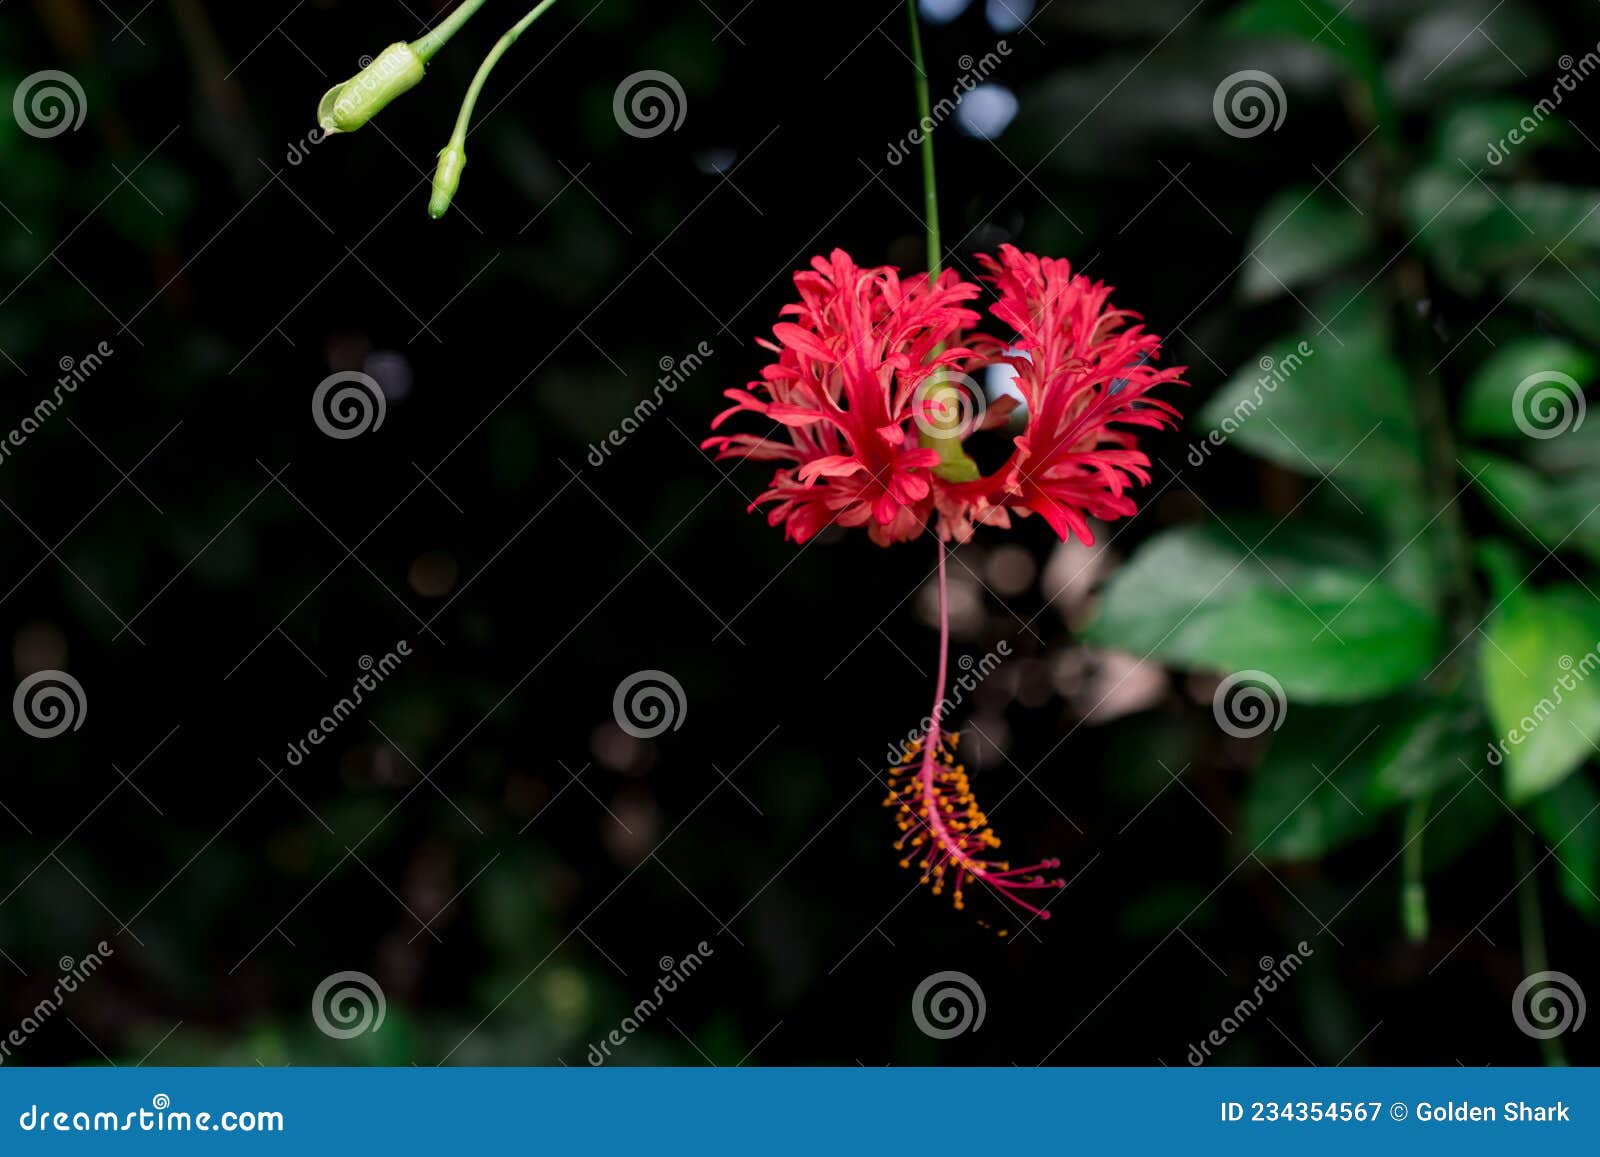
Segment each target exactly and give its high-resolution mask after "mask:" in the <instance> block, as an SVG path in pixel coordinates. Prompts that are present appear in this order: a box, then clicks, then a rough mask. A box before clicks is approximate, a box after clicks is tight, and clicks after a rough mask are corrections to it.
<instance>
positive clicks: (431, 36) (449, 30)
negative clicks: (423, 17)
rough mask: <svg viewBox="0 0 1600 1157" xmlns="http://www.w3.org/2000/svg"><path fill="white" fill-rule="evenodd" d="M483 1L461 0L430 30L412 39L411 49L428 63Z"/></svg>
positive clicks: (484, 0)
mask: <svg viewBox="0 0 1600 1157" xmlns="http://www.w3.org/2000/svg"><path fill="white" fill-rule="evenodd" d="M485 3H486V0H462V3H461V5H460V6H459V7H458V8H456V10H455V11H454V12H452V13H450V15H448V16H446V17H445V18H444V19H443V20H441V21H439V23H438V24H436V25H434V27H433V28H432V30H430V31H428V32H426V33H424V34H423V35H421V36H419V37H417V39H415V40H413V41H412V42H411V51H412V52H415V53H416V54H417V55H418V56H419V57H420V58H421V59H422V63H424V64H426V63H428V61H430V60H432V59H433V57H434V54H435V53H436V52H438V51H439V49H441V48H443V47H444V46H445V45H446V44H448V43H450V38H451V37H452V36H454V35H455V34H456V33H457V32H459V31H461V26H462V25H463V24H465V23H466V22H467V21H468V20H470V19H472V14H473V13H475V12H476V11H477V10H478V9H480V8H482V7H483V6H484V4H485Z"/></svg>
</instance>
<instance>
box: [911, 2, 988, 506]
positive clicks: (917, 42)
mask: <svg viewBox="0 0 1600 1157" xmlns="http://www.w3.org/2000/svg"><path fill="white" fill-rule="evenodd" d="M906 16H907V18H908V19H909V21H910V24H911V64H912V66H913V68H915V69H916V75H915V76H914V77H913V80H914V81H915V84H916V91H917V128H918V130H919V132H920V134H921V136H922V217H923V223H924V224H925V225H926V227H927V233H928V282H929V284H932V283H934V282H936V281H938V280H939V272H940V270H941V269H942V268H943V262H942V261H941V260H940V258H941V256H942V254H943V252H944V249H943V246H942V245H940V243H939V183H938V180H937V179H936V177H935V176H934V170H933V131H932V129H931V127H930V126H931V125H932V124H933V111H932V104H931V102H930V101H929V99H928V70H927V68H926V67H925V66H924V65H923V62H922V28H921V26H920V24H918V22H917V0H906ZM960 388H961V387H960V386H957V385H955V384H954V383H951V384H949V385H946V386H945V387H943V388H942V389H941V390H940V391H939V393H938V398H939V399H944V398H948V397H950V396H951V394H952V393H953V392H954V391H956V390H959V389H960ZM919 400H921V401H924V402H932V401H933V400H934V396H933V395H932V394H929V395H928V396H927V397H925V398H923V399H919ZM960 423H961V413H960V407H959V406H956V405H949V404H946V405H945V407H944V412H943V414H942V416H934V417H930V418H929V419H927V420H925V421H923V422H919V423H918V424H917V444H918V445H920V446H922V447H923V448H924V449H930V448H931V449H933V450H937V451H938V452H939V465H937V466H935V467H934V468H933V472H934V473H935V474H936V475H938V476H939V477H940V478H942V479H944V480H945V481H946V482H972V481H975V480H976V479H977V478H979V477H980V476H981V471H979V469H978V464H977V463H976V462H974V461H973V460H972V459H971V458H970V457H969V456H968V455H967V452H966V451H965V450H963V449H962V448H961V432H960V430H959V426H960ZM930 426H932V427H933V429H929V427H930ZM941 429H948V430H949V431H950V433H948V434H945V433H941V432H939V431H940V430H941Z"/></svg>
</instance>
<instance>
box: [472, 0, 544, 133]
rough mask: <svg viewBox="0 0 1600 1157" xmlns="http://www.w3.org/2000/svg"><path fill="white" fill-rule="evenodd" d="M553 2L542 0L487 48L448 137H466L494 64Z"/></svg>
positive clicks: (497, 62) (498, 61)
mask: <svg viewBox="0 0 1600 1157" xmlns="http://www.w3.org/2000/svg"><path fill="white" fill-rule="evenodd" d="M480 2H481V0H480ZM555 2H556V0H543V3H541V4H538V5H537V6H535V7H534V9H533V10H532V11H531V12H529V13H528V14H527V15H526V16H524V17H523V18H522V19H521V20H518V21H517V22H516V23H515V24H513V25H512V26H511V27H510V28H508V29H506V32H505V35H503V36H501V37H500V39H499V40H496V41H495V42H494V47H493V48H491V49H489V54H488V55H487V56H485V57H484V58H483V63H482V64H480V65H478V71H477V74H476V75H475V76H473V78H472V83H471V84H470V85H468V86H467V95H466V96H465V97H463V98H462V100H461V111H460V112H459V113H457V114H456V128H455V132H454V133H452V134H451V137H450V139H451V140H452V141H456V142H462V141H465V140H466V139H467V125H468V124H469V123H470V122H471V120H472V110H473V108H474V106H476V105H477V103H478V94H479V93H480V92H482V91H483V86H484V82H485V81H487V80H488V79H489V74H490V73H491V72H493V71H494V66H495V65H497V64H499V63H500V58H501V57H502V56H504V55H505V54H506V50H507V49H508V48H510V47H511V46H512V45H513V44H515V43H516V42H517V37H519V36H521V35H522V34H523V33H524V32H526V31H527V30H528V25H530V24H532V23H533V22H534V21H535V20H537V19H539V17H541V16H543V15H544V13H545V9H547V8H549V7H550V6H551V5H552V4H554V3H555Z"/></svg>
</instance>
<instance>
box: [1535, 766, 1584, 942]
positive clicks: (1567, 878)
mask: <svg viewBox="0 0 1600 1157" xmlns="http://www.w3.org/2000/svg"><path fill="white" fill-rule="evenodd" d="M1597 810H1600V792H1597V791H1595V788H1594V784H1593V783H1591V782H1590V781H1589V779H1588V777H1587V776H1582V775H1572V776H1568V777H1567V778H1566V779H1564V780H1562V781H1561V782H1560V783H1559V784H1557V785H1556V786H1555V787H1553V788H1551V789H1550V790H1549V791H1547V792H1545V793H1544V794H1543V795H1541V796H1539V797H1538V798H1537V799H1535V800H1534V801H1533V806H1532V807H1530V808H1529V809H1528V814H1529V815H1530V816H1531V817H1532V819H1533V826H1534V827H1535V828H1537V829H1538V831H1539V834H1540V835H1542V836H1543V837H1544V838H1545V840H1546V841H1548V843H1549V844H1550V846H1551V847H1552V848H1554V849H1555V858H1556V860H1557V861H1558V862H1559V863H1560V865H1561V868H1562V870H1561V871H1560V872H1558V873H1557V874H1556V885H1557V887H1559V888H1560V889H1561V894H1562V895H1563V896H1565V897H1566V898H1567V902H1568V903H1569V904H1571V905H1572V906H1573V907H1574V908H1576V909H1577V910H1578V911H1579V912H1581V913H1583V914H1584V915H1585V916H1587V917H1588V918H1589V919H1590V920H1593V919H1594V918H1595V917H1596V916H1600V896H1597V895H1596V893H1600V814H1597Z"/></svg>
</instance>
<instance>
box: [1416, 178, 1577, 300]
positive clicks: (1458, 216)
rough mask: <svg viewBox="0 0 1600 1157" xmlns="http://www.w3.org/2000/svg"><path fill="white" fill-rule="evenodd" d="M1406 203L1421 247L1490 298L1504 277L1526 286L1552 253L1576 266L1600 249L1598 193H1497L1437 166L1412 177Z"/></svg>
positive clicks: (1549, 189) (1518, 189) (1444, 271)
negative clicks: (1494, 284) (1495, 283)
mask: <svg viewBox="0 0 1600 1157" xmlns="http://www.w3.org/2000/svg"><path fill="white" fill-rule="evenodd" d="M1402 200H1403V203H1404V207H1405V212H1406V216H1407V219H1408V222H1409V224H1410V227H1411V229H1412V231H1413V233H1414V235H1415V237H1416V242H1417V245H1418V247H1419V248H1421V249H1422V250H1423V252H1425V253H1426V254H1427V255H1428V256H1429V258H1430V259H1431V260H1432V263H1433V265H1434V268H1435V269H1437V270H1438V272H1439V273H1440V275H1441V276H1442V277H1443V278H1444V280H1445V281H1446V282H1447V283H1448V284H1449V285H1450V286H1451V287H1452V288H1455V289H1457V290H1459V291H1461V292H1463V293H1468V294H1476V293H1479V292H1482V291H1483V290H1484V289H1485V288H1486V287H1487V286H1488V284H1489V282H1490V279H1491V278H1492V277H1494V276H1496V275H1499V274H1507V275H1509V276H1511V277H1512V278H1513V280H1514V281H1520V280H1521V279H1522V278H1523V277H1525V276H1527V275H1528V274H1529V273H1530V272H1531V271H1533V270H1535V269H1536V268H1537V267H1538V266H1540V265H1543V264H1544V263H1545V261H1546V260H1547V259H1548V258H1549V255H1550V253H1551V252H1554V254H1555V256H1556V258H1557V259H1558V260H1559V261H1561V262H1566V263H1568V264H1572V263H1575V262H1582V261H1584V260H1586V259H1588V258H1589V257H1592V256H1593V255H1594V254H1595V252H1596V251H1597V250H1600V212H1596V205H1597V204H1600V192H1597V191H1596V190H1594V189H1580V188H1569V187H1566V186H1562V185H1548V184H1546V185H1536V184H1515V185H1503V186H1501V187H1500V188H1499V189H1495V188H1492V187H1490V186H1489V185H1488V184H1486V183H1485V182H1483V181H1482V180H1475V179H1474V178H1473V174H1472V173H1471V172H1470V171H1468V170H1466V169H1464V168H1462V167H1461V166H1459V165H1458V166H1454V167H1452V166H1433V167H1430V168H1426V169H1423V170H1421V171H1419V172H1418V173H1417V174H1416V175H1415V176H1413V177H1412V178H1411V180H1410V181H1409V182H1408V183H1407V185H1406V187H1405V190H1404V193H1403V196H1402ZM1554 268H1556V269H1558V270H1559V269H1560V266H1559V264H1556V265H1554ZM1569 280H1570V278H1569ZM1574 288H1578V287H1576V286H1575V287H1574ZM1590 300H1591V302H1592V301H1593V299H1592V298H1591V299H1590Z"/></svg>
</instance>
